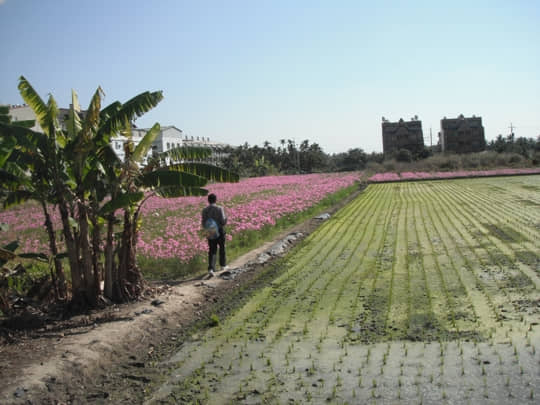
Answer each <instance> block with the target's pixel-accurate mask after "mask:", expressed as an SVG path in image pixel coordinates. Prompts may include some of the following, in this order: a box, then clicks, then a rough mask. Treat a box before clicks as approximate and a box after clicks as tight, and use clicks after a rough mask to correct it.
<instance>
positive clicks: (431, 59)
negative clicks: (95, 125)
mask: <svg viewBox="0 0 540 405" xmlns="http://www.w3.org/2000/svg"><path fill="white" fill-rule="evenodd" d="M539 22H540V2H539V1H536V0H531V1H521V0H515V1H507V0H505V1H501V0H491V1H474V0H469V1H461V0H455V1H451V2H450V1H445V2H442V1H433V0H431V1H397V0H396V1H385V0H383V1H369V2H365V1H360V0H357V1H338V0H336V1H315V0H311V1H300V0H298V1H278V0H275V1H269V0H259V1H254V0H251V1H236V0H228V1H205V0H200V1H182V0H159V1H158V0H156V1H137V0H131V1H127V0H114V1H111V0H94V1H71V0H64V1H60V0H48V1H44V0H0V38H1V41H2V63H1V64H0V103H4V104H19V103H22V99H21V97H20V96H19V93H18V90H17V80H18V77H19V76H20V75H24V76H25V77H26V78H27V79H28V80H29V81H30V82H31V83H32V85H33V86H34V87H35V88H36V90H37V91H38V92H39V93H40V95H41V96H42V97H44V98H45V97H47V94H48V93H52V94H53V95H54V97H55V98H56V100H57V101H58V103H59V104H60V105H61V106H67V105H68V104H69V102H70V91H71V88H74V89H75V90H76V91H77V92H78V93H79V99H80V101H81V104H82V106H83V107H85V106H86V105H87V104H88V102H89V100H90V97H91V95H92V94H93V92H94V91H95V89H96V88H97V86H101V87H102V88H103V89H104V91H105V94H106V98H105V101H104V105H108V104H109V103H112V102H114V101H116V100H119V101H122V102H124V101H127V100H128V99H129V98H131V97H133V96H134V95H136V94H138V93H140V92H142V91H145V90H163V91H164V96H165V98H164V100H163V101H162V102H161V103H160V105H158V106H157V107H156V108H155V109H154V110H152V111H151V112H149V113H148V114H146V115H145V116H144V117H142V118H141V119H139V120H138V121H137V124H138V126H141V127H149V126H151V125H152V124H153V123H154V122H159V123H161V124H162V125H175V126H177V127H178V128H180V129H182V130H184V131H185V132H186V133H187V134H188V135H193V136H195V137H196V136H204V137H210V138H211V139H212V140H217V141H222V142H227V143H230V144H233V145H239V144H243V143H245V142H248V143H249V144H250V145H262V144H263V142H264V141H265V140H268V141H270V142H271V143H272V144H273V145H274V146H277V145H278V144H279V140H280V139H294V140H295V141H296V142H300V141H302V140H304V139H309V141H310V142H317V143H318V144H319V145H321V147H322V148H323V149H324V150H325V151H326V152H328V153H335V152H343V151H346V150H348V149H350V148H362V149H364V150H365V151H366V152H372V151H378V152H380V151H382V136H381V117H382V116H384V117H386V118H387V119H390V120H391V121H397V120H398V119H399V118H404V119H409V118H410V117H412V116H414V115H418V117H419V119H421V120H422V124H423V129H424V136H425V139H426V143H428V144H429V132H430V128H432V131H433V142H434V143H436V140H437V132H438V131H439V129H440V119H441V118H443V117H444V116H446V117H456V116H457V115H459V114H464V115H465V116H471V115H473V114H474V115H477V116H481V117H482V119H483V123H484V127H485V130H486V138H487V139H488V140H491V139H494V138H495V137H496V136H497V135H498V134H504V135H506V134H508V133H509V132H510V129H509V128H508V127H509V126H510V123H513V125H515V126H516V129H515V131H514V132H515V133H516V136H526V137H536V136H538V135H540V23H539Z"/></svg>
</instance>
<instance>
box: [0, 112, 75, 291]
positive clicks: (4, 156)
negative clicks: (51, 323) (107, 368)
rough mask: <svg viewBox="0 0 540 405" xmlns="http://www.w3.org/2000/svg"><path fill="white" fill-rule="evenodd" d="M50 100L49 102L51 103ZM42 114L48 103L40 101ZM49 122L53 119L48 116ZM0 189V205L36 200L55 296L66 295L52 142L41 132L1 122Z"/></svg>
mask: <svg viewBox="0 0 540 405" xmlns="http://www.w3.org/2000/svg"><path fill="white" fill-rule="evenodd" d="M53 104H54V103H53V102H52V101H51V102H50V103H49V105H53ZM43 106H44V108H45V115H46V114H48V113H47V106H46V105H45V104H44V103H43ZM48 120H49V122H52V121H53V120H52V119H50V118H48ZM0 139H1V141H0V189H1V190H2V194H3V200H2V205H3V207H4V208H8V207H10V206H12V205H15V204H21V203H23V202H24V201H27V200H35V201H37V202H38V203H39V204H40V206H41V209H42V211H43V215H44V217H45V228H46V231H47V235H48V238H49V250H50V253H51V261H52V263H53V264H54V271H53V269H52V268H51V278H52V282H53V286H54V289H55V295H56V298H57V299H65V298H66V297H67V286H66V278H65V275H64V270H63V266H62V262H61V260H60V254H59V252H58V247H57V244H56V231H55V229H54V227H53V223H52V220H51V212H50V206H51V204H56V202H57V200H56V198H55V196H54V193H53V192H52V189H53V177H52V176H53V173H54V172H53V170H52V168H53V167H54V165H53V163H52V161H51V159H52V158H53V157H54V151H53V150H51V149H52V148H53V147H54V145H53V143H52V142H50V138H49V137H48V136H47V135H46V134H44V133H39V132H35V131H32V130H30V129H27V128H23V127H21V126H18V125H13V124H2V123H0Z"/></svg>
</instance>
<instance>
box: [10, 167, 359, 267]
mask: <svg viewBox="0 0 540 405" xmlns="http://www.w3.org/2000/svg"><path fill="white" fill-rule="evenodd" d="M360 176H361V174H360V173H352V174H351V173H346V174H339V173H338V174H309V175H298V176H269V177H257V178H249V179H245V180H242V181H240V182H239V183H232V184H231V183H216V184H211V185H209V186H208V187H207V188H208V190H209V191H210V192H212V193H215V194H216V195H217V196H218V204H221V205H223V206H224V207H225V210H226V213H227V216H228V225H227V238H228V240H231V239H234V237H235V236H236V235H239V234H241V233H242V232H244V231H249V230H259V229H261V228H262V227H265V226H272V225H274V224H275V223H276V221H277V220H278V219H279V218H282V217H285V216H287V215H292V214H296V213H299V212H301V211H303V210H305V209H306V208H309V207H310V206H312V205H314V204H317V203H318V202H319V201H321V200H322V199H324V198H325V197H327V196H328V195H330V194H332V193H334V192H336V191H338V190H340V189H342V188H345V187H349V186H351V185H353V184H354V182H355V181H357V180H359V179H360ZM206 204H207V203H206V197H184V198H174V199H164V198H158V197H151V198H150V199H148V200H147V202H146V203H145V205H144V206H143V209H142V212H143V215H142V218H143V225H142V228H141V231H140V233H139V243H138V245H137V246H138V247H137V248H138V253H139V255H142V256H146V257H148V258H151V259H178V260H179V261H181V262H189V261H190V260H191V259H193V258H194V257H195V256H197V255H200V254H203V253H204V252H206V249H207V244H206V240H205V239H204V238H202V237H201V236H200V233H199V231H200V212H201V210H202V208H203V207H204V206H205V205H206ZM53 218H54V221H55V223H57V224H58V223H59V218H58V215H54V216H53ZM43 222H44V218H43V215H42V212H41V210H40V208H39V207H38V206H37V205H34V204H26V205H24V206H20V207H15V208H13V209H10V210H8V211H5V212H2V213H0V223H7V224H8V225H9V231H8V232H4V233H0V243H7V242H9V241H11V240H14V239H19V241H20V244H21V249H20V251H21V252H44V253H47V252H48V244H47V239H46V235H45V230H44V227H43ZM56 229H59V227H58V226H57V228H56Z"/></svg>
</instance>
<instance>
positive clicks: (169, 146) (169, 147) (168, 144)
mask: <svg viewBox="0 0 540 405" xmlns="http://www.w3.org/2000/svg"><path fill="white" fill-rule="evenodd" d="M169 149H171V144H170V143H169V142H167V150H169Z"/></svg>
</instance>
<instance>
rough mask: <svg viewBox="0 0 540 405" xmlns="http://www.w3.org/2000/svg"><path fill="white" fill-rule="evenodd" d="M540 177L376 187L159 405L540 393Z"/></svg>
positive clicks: (188, 347)
mask: <svg viewBox="0 0 540 405" xmlns="http://www.w3.org/2000/svg"><path fill="white" fill-rule="evenodd" d="M538 190H540V176H520V177H503V178H484V179H466V180H449V181H429V182H408V183H387V184H378V185H370V186H369V187H368V188H367V189H366V190H365V191H364V192H363V193H362V194H361V195H360V196H359V197H358V198H357V199H355V200H354V201H353V202H352V203H350V204H348V205H347V206H346V207H345V208H343V209H342V210H340V211H339V212H338V213H336V215H334V216H333V217H331V218H330V219H329V220H327V221H326V222H325V223H324V224H323V225H322V226H321V227H320V228H319V229H318V230H317V231H316V232H314V233H313V234H311V235H310V236H309V237H308V238H307V239H305V240H304V241H303V242H302V243H301V244H300V245H299V246H297V248H296V249H294V250H293V251H292V252H291V253H290V254H289V255H288V256H287V258H286V260H285V261H284V262H283V268H282V269H281V270H280V274H279V276H278V277H277V278H275V279H274V280H273V281H272V282H271V284H269V285H268V286H266V287H264V288H262V289H261V290H259V291H258V292H256V293H255V294H254V295H253V297H252V298H251V299H250V300H249V301H248V302H247V303H246V304H245V305H244V306H242V307H241V308H240V309H238V310H237V311H236V312H235V313H234V314H231V315H230V316H229V317H227V318H226V319H223V320H220V321H219V322H218V323H217V324H216V325H215V326H213V327H211V328H209V329H207V330H201V331H199V332H197V333H195V334H194V335H193V336H191V339H190V340H188V341H186V342H183V344H182V345H181V347H179V348H178V351H177V353H176V354H174V355H173V356H172V357H170V358H169V359H167V360H165V361H164V362H162V364H161V365H160V367H161V368H162V369H163V370H165V371H164V377H163V379H162V380H163V381H161V382H160V384H157V385H156V386H155V387H153V388H152V392H151V393H150V394H149V396H148V398H147V400H146V403H148V404H161V403H190V402H191V403H208V404H224V403H231V404H233V403H244V404H259V403H340V404H344V403H349V404H355V403H403V404H409V403H411V404H418V403H424V404H426V403H437V404H438V403H471V404H478V403H538V401H539V400H538V396H540V390H539V389H538V386H540V354H539V353H537V350H538V349H540V325H539V323H540V259H539V258H540V209H539V207H540V193H538Z"/></svg>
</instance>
